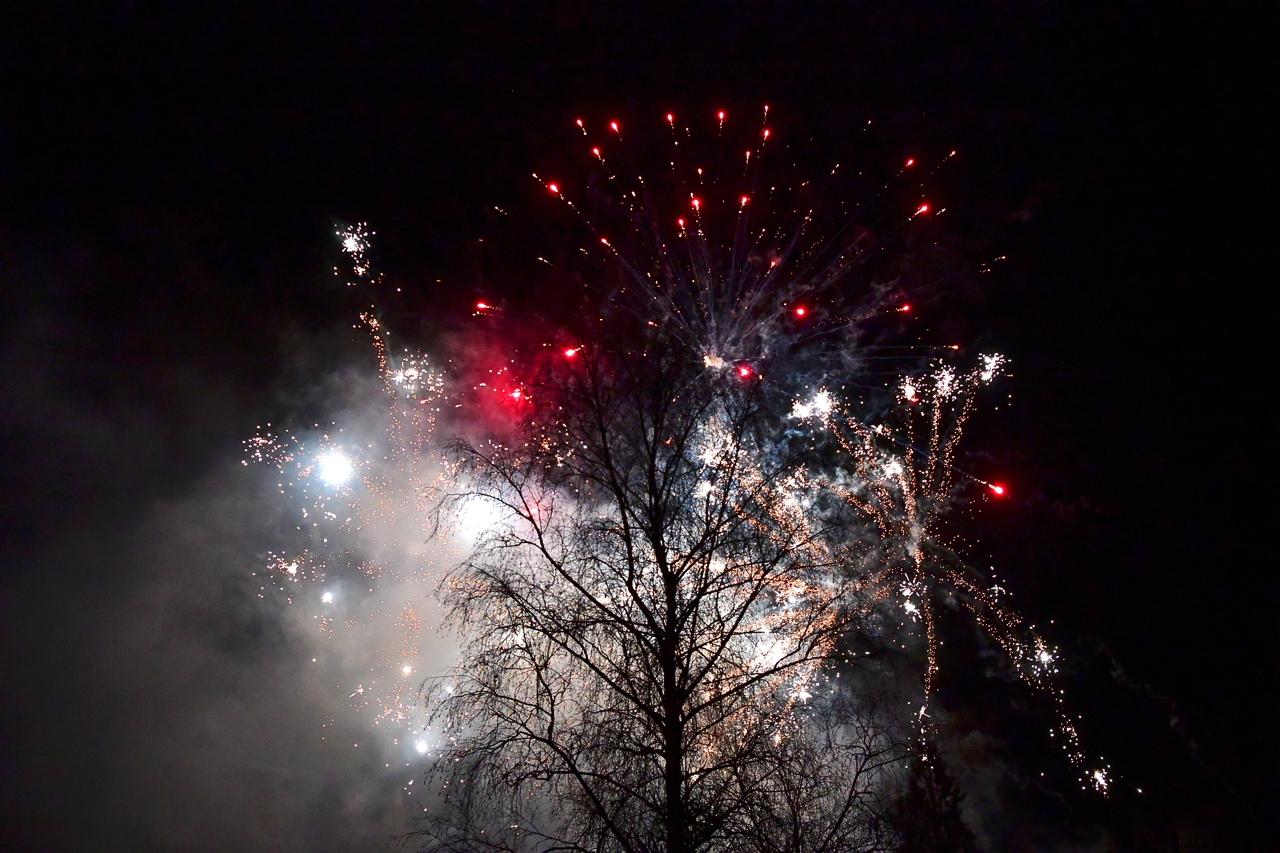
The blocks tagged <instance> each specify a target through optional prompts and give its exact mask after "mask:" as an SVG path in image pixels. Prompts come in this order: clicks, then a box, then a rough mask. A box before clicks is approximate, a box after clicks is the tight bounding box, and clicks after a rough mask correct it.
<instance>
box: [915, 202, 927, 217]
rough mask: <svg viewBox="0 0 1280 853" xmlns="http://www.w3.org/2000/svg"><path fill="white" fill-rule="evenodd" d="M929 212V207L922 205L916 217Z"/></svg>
mask: <svg viewBox="0 0 1280 853" xmlns="http://www.w3.org/2000/svg"><path fill="white" fill-rule="evenodd" d="M928 212H929V205H927V204H922V205H920V209H919V210H917V211H916V216H919V215H920V214H922V213H928Z"/></svg>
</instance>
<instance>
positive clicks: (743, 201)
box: [742, 195, 751, 207]
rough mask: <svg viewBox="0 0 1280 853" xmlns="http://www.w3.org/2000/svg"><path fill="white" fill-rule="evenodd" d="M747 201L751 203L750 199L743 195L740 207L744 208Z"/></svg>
mask: <svg viewBox="0 0 1280 853" xmlns="http://www.w3.org/2000/svg"><path fill="white" fill-rule="evenodd" d="M749 201H751V199H749V198H747V197H746V196H745V195H744V196H743V197H742V206H743V207H746V206H747V202H749Z"/></svg>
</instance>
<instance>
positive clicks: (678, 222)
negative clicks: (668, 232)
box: [676, 219, 684, 228]
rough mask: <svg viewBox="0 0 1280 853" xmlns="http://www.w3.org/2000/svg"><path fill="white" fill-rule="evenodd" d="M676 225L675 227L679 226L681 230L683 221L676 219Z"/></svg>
mask: <svg viewBox="0 0 1280 853" xmlns="http://www.w3.org/2000/svg"><path fill="white" fill-rule="evenodd" d="M676 224H677V225H679V226H680V227H681V228H683V227H684V220H683V219H677V220H676Z"/></svg>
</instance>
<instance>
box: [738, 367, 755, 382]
mask: <svg viewBox="0 0 1280 853" xmlns="http://www.w3.org/2000/svg"><path fill="white" fill-rule="evenodd" d="M753 373H755V371H754V370H752V369H751V365H749V364H739V365H738V378H739V379H750V378H751V375H752V374H753Z"/></svg>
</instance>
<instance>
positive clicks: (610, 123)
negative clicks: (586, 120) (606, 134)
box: [609, 121, 618, 133]
mask: <svg viewBox="0 0 1280 853" xmlns="http://www.w3.org/2000/svg"><path fill="white" fill-rule="evenodd" d="M609 127H611V128H613V132H614V133H617V132H618V123H617V122H616V121H611V122H609Z"/></svg>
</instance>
